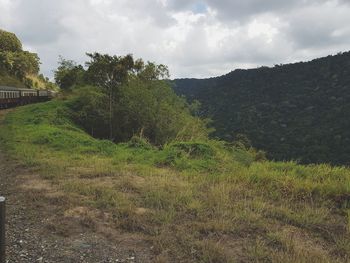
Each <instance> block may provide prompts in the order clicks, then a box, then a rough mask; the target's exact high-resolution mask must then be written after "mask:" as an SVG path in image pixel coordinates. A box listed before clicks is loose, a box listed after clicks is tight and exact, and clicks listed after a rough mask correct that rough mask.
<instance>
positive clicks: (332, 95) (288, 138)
mask: <svg viewBox="0 0 350 263" xmlns="http://www.w3.org/2000/svg"><path fill="white" fill-rule="evenodd" d="M349 61H350V52H346V53H342V54H338V55H336V56H328V57H325V58H321V59H316V60H313V61H311V62H306V63H295V64H289V65H283V66H275V67H273V68H267V67H261V68H257V69H249V70H235V71H233V72H231V73H229V74H227V75H225V76H221V77H217V78H211V79H203V80H195V79H179V80H176V81H175V83H174V89H175V91H176V92H177V94H179V95H185V96H186V97H187V98H188V99H189V100H194V99H197V100H199V101H200V103H201V104H202V108H201V112H200V114H201V116H208V117H211V118H212V119H213V124H214V127H215V128H216V133H214V136H217V137H219V138H221V139H224V140H227V141H233V140H235V139H236V138H237V135H239V134H245V135H247V137H248V138H249V139H250V140H251V142H252V145H253V146H254V147H255V148H258V149H261V150H264V151H266V152H267V153H268V157H269V158H272V159H276V160H291V159H294V160H299V161H301V162H302V163H323V162H327V163H332V164H350V163H349V154H350V143H349V141H350V119H349V118H348V117H347V116H349V115H350V104H349V103H348V101H349V100H350V92H349V88H348V87H349V83H350V77H349V76H350V74H349V73H350V63H349Z"/></svg>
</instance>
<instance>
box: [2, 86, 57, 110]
mask: <svg viewBox="0 0 350 263" xmlns="http://www.w3.org/2000/svg"><path fill="white" fill-rule="evenodd" d="M55 94H56V93H55V92H54V91H51V90H35V89H23V88H15V87H8V86H0V109H7V108H11V107H17V106H21V105H26V104H31V103H36V102H45V101H48V100H51V99H52V98H53V97H55Z"/></svg>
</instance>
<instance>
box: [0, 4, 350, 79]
mask: <svg viewBox="0 0 350 263" xmlns="http://www.w3.org/2000/svg"><path fill="white" fill-rule="evenodd" d="M0 13H1V14H2V15H1V16H0V28H4V29H5V30H9V31H12V32H15V33H16V34H17V35H18V36H19V37H20V38H21V40H22V42H23V44H24V47H25V48H27V49H29V50H32V51H35V52H37V53H38V54H39V56H40V57H41V60H42V62H43V64H42V71H43V72H44V73H45V74H46V75H49V76H52V70H53V69H55V67H56V66H57V58H58V56H59V55H62V56H64V57H65V58H69V59H73V60H76V61H77V62H79V63H84V61H85V60H86V56H85V52H93V51H98V52H104V53H110V54H118V55H123V54H127V53H133V54H134V55H135V57H142V58H144V59H146V60H151V61H156V62H157V63H164V64H167V65H168V66H169V68H170V70H171V73H172V76H173V77H210V76H215V75H220V74H225V73H227V72H229V71H231V70H233V69H235V68H237V67H243V68H247V67H254V66H261V65H273V64H279V63H284V62H294V61H297V60H306V59H311V58H314V57H316V56H323V55H328V54H331V53H337V52H339V51H345V50H348V49H350V26H349V25H350V18H349V16H348V14H349V13H350V5H349V2H348V1H345V0H290V1H280V0H264V1H262V0H245V1H240V0H220V1H217V0H215V1H214V0H186V1H185V0H176V1H175V0H144V1H141V0H135V1H130V0H113V1H112V0H60V1H48V0H0Z"/></svg>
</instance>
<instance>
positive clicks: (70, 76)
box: [54, 56, 85, 90]
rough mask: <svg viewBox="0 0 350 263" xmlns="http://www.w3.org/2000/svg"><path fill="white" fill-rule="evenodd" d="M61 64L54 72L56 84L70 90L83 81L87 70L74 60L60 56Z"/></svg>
mask: <svg viewBox="0 0 350 263" xmlns="http://www.w3.org/2000/svg"><path fill="white" fill-rule="evenodd" d="M58 64H59V66H58V68H57V70H55V72H54V78H55V82H56V84H57V85H58V86H59V87H60V88H61V89H63V90H68V89H70V88H72V87H73V86H75V85H80V84H82V83H83V78H84V73H85V70H84V68H83V67H82V66H81V65H77V63H76V62H74V61H73V60H67V59H64V58H63V57H61V56H60V57H59V62H58Z"/></svg>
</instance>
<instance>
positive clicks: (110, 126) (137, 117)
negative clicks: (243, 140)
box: [55, 53, 209, 145]
mask: <svg viewBox="0 0 350 263" xmlns="http://www.w3.org/2000/svg"><path fill="white" fill-rule="evenodd" d="M87 56H88V57H89V59H90V60H89V61H87V62H86V64H85V67H84V66H82V65H77V64H76V63H75V62H74V61H71V60H65V59H63V58H60V61H59V67H58V68H57V70H56V71H55V81H56V83H57V84H58V85H59V86H60V88H61V89H62V90H63V91H65V92H66V93H67V94H69V97H70V102H69V105H70V108H71V110H72V118H73V119H74V120H75V122H76V123H78V124H79V125H80V126H82V127H83V128H84V129H85V130H86V131H87V132H89V133H90V134H91V135H93V136H94V137H97V138H104V139H109V140H112V141H114V142H125V141H129V140H130V139H131V138H132V137H133V136H137V137H138V138H140V139H145V140H146V141H149V142H150V143H152V144H155V145H164V144H166V143H169V142H171V141H174V140H198V139H206V138H207V136H208V133H209V130H208V129H207V127H206V121H204V120H201V119H199V118H198V117H196V116H194V115H193V114H192V113H195V112H196V103H194V104H192V105H189V104H188V103H187V102H186V100H185V99H183V98H180V97H178V96H177V95H176V94H175V93H174V91H173V90H172V89H171V87H170V84H169V81H168V80H167V79H166V78H167V77H168V76H169V72H168V69H167V67H166V66H165V65H157V64H155V63H152V62H147V63H146V62H144V61H143V60H142V59H136V60H135V59H134V58H133V56H132V55H126V56H111V55H108V54H100V53H92V54H87Z"/></svg>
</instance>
